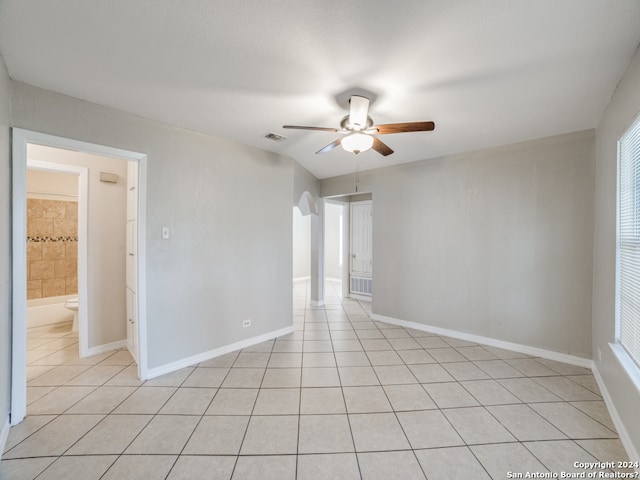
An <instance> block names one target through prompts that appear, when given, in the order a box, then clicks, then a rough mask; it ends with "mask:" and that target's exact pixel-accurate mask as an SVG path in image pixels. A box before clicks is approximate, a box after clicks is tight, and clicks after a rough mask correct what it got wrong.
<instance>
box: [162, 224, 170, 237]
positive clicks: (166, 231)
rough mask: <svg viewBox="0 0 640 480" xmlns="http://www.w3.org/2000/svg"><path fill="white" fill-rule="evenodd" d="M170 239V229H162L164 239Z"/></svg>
mask: <svg viewBox="0 0 640 480" xmlns="http://www.w3.org/2000/svg"><path fill="white" fill-rule="evenodd" d="M168 238H169V227H162V239H163V240H167V239H168Z"/></svg>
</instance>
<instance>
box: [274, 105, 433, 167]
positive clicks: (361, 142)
mask: <svg viewBox="0 0 640 480" xmlns="http://www.w3.org/2000/svg"><path fill="white" fill-rule="evenodd" d="M282 128H293V129H297V130H316V131H321V132H335V133H341V134H344V135H345V136H344V137H342V138H338V139H337V140H335V141H334V142H332V143H330V144H329V145H327V146H326V147H323V148H321V149H320V150H318V151H317V152H316V153H326V152H328V151H330V150H333V149H334V148H336V147H337V146H338V145H340V146H342V148H343V149H344V150H346V151H347V152H353V153H355V154H356V155H357V154H358V153H360V152H364V151H366V150H369V149H370V148H373V149H374V150H375V151H376V152H378V153H379V154H381V155H384V156H387V155H391V154H392V153H393V150H391V148H389V146H388V145H386V144H385V143H384V142H382V141H381V140H380V139H379V138H378V137H376V136H375V135H386V134H388V133H402V132H428V131H431V130H433V129H434V128H435V123H433V122H407V123H385V124H381V125H373V120H372V119H371V117H370V116H369V99H368V98H366V97H362V96H360V95H352V96H351V97H350V98H349V115H345V116H344V117H343V118H342V120H341V121H340V128H330V127H303V126H299V125H283V126H282Z"/></svg>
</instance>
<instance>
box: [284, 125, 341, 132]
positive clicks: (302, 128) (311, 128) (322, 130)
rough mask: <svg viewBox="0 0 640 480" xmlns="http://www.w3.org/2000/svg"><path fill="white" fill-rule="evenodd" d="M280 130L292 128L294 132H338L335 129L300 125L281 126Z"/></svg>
mask: <svg viewBox="0 0 640 480" xmlns="http://www.w3.org/2000/svg"><path fill="white" fill-rule="evenodd" d="M282 128H294V129H296V130H317V131H320V132H339V131H340V130H338V129H337V128H331V127H304V126H301V125H283V126H282Z"/></svg>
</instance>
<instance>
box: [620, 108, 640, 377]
mask: <svg viewBox="0 0 640 480" xmlns="http://www.w3.org/2000/svg"><path fill="white" fill-rule="evenodd" d="M628 136H632V137H635V138H634V142H635V143H636V144H637V147H636V148H637V157H636V156H634V158H633V160H632V162H633V163H634V164H635V165H637V167H636V168H635V170H636V171H638V172H639V173H638V174H636V175H635V176H636V185H634V186H633V187H632V188H633V191H634V197H635V202H634V203H635V206H636V209H637V210H638V211H639V213H638V214H634V216H636V217H638V216H640V115H638V116H637V117H636V118H635V119H634V120H633V122H632V123H631V125H630V126H629V127H628V128H627V129H626V130H625V132H624V133H623V134H622V136H621V137H620V139H619V140H618V152H617V157H618V162H617V167H618V168H617V189H616V201H617V208H616V312H615V315H616V325H615V328H616V331H615V342H616V344H615V348H614V353H616V356H617V357H618V359H619V360H620V361H621V363H622V364H623V366H624V368H625V369H626V370H627V371H628V372H629V374H631V375H632V377H634V378H639V377H640V292H639V293H638V306H637V312H636V315H634V316H633V318H632V320H631V321H632V323H633V333H629V332H628V331H624V332H623V328H622V326H623V322H624V319H623V316H622V309H623V305H622V304H623V300H622V278H621V277H622V262H623V258H622V257H623V256H622V247H623V238H622V210H623V208H624V205H622V203H623V202H622V197H623V191H622V177H623V174H624V173H625V172H623V164H622V161H623V148H622V147H623V142H625V141H626V140H627V137H628ZM634 213H635V212H634ZM636 222H637V223H638V224H640V219H638V220H636ZM636 230H637V231H636V232H634V233H633V235H632V236H630V237H629V238H632V239H637V241H638V243H640V225H638V227H637V229H636ZM638 250H640V247H638ZM639 256H640V255H639ZM634 273H635V277H636V279H637V281H636V283H637V285H640V260H639V261H638V262H637V265H636V271H635V272H634ZM630 308H633V307H630Z"/></svg>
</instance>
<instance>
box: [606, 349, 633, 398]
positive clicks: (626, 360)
mask: <svg viewBox="0 0 640 480" xmlns="http://www.w3.org/2000/svg"><path fill="white" fill-rule="evenodd" d="M609 346H610V347H611V351H613V353H614V355H615V357H616V358H617V359H618V362H619V363H620V365H621V366H622V368H623V370H624V371H625V372H626V373H627V375H628V377H629V379H630V380H631V383H633V385H634V386H635V387H636V391H637V392H638V394H640V368H638V365H636V363H635V362H634V361H633V359H632V358H631V357H630V356H629V354H628V353H627V351H626V350H625V349H624V348H623V347H622V346H621V345H619V344H617V343H610V344H609Z"/></svg>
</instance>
